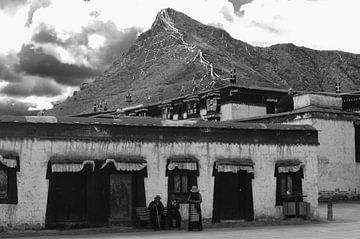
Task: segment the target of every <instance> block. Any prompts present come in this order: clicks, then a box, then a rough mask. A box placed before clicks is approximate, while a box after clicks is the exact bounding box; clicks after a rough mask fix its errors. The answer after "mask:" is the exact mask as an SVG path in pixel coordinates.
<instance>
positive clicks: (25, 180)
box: [0, 136, 318, 226]
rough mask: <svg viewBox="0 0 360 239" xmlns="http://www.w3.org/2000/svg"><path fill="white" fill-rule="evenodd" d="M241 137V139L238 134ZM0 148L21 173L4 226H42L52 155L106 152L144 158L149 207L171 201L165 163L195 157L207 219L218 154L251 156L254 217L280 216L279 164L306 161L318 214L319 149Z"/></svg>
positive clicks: (61, 144) (55, 144) (12, 144)
mask: <svg viewBox="0 0 360 239" xmlns="http://www.w3.org/2000/svg"><path fill="white" fill-rule="evenodd" d="M239 137H240V136H239ZM0 148H1V149H3V150H15V151H17V152H18V153H19V156H20V172H19V173H18V178H17V180H18V197H19V202H18V204H17V205H5V204H0V226H18V225H24V224H28V225H30V226H34V225H39V226H44V223H45V212H46V204H47V192H48V182H47V180H46V179H45V176H46V167H47V162H48V160H49V158H50V156H51V155H54V154H63V155H85V156H86V155H88V156H89V157H91V158H102V157H104V156H105V154H132V155H142V156H144V157H145V159H146V160H147V162H148V177H147V178H146V179H145V191H146V201H147V204H148V203H149V202H150V201H151V200H152V199H153V198H154V196H155V195H157V194H160V195H161V196H162V198H163V201H164V202H166V201H167V177H166V176H165V168H166V159H167V158H168V157H169V156H170V155H176V154H192V155H194V156H195V157H197V158H198V159H199V160H200V162H199V163H200V176H199V178H198V185H199V189H200V192H201V194H202V196H203V204H202V209H203V217H204V218H211V217H212V210H213V190H214V177H213V176H212V169H213V163H214V160H215V158H216V157H217V156H223V157H250V158H252V160H253V161H254V163H255V166H254V169H255V179H253V198H254V215H255V219H259V218H264V217H281V210H279V208H276V207H275V194H276V178H275V177H274V167H275V161H276V160H278V159H292V158H294V159H299V160H301V161H302V162H304V163H305V169H304V179H303V192H304V194H306V195H308V197H307V198H306V199H305V201H308V202H310V203H311V212H312V214H313V215H314V216H317V215H318V213H317V195H318V187H317V176H316V175H317V147H316V146H304V145H294V146H279V145H253V144H224V143H194V142H179V143H141V142H129V141H123V142H101V141H94V142H89V141H57V140H56V141H55V140H53V141H49V140H38V139H32V140H22V139H18V140H5V139H0ZM182 215H183V218H184V219H186V218H187V206H186V205H183V206H182Z"/></svg>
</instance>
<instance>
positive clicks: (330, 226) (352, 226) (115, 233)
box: [0, 203, 360, 239]
mask: <svg viewBox="0 0 360 239" xmlns="http://www.w3.org/2000/svg"><path fill="white" fill-rule="evenodd" d="M333 210H334V221H331V222H328V221H326V216H327V205H326V204H320V217H321V220H320V221H319V222H304V221H299V220H293V221H290V222H289V221H287V222H280V223H247V224H246V223H245V224H231V223H230V224H227V223H225V224H223V225H220V226H222V227H211V228H206V229H205V230H204V231H202V232H188V231H186V230H185V229H184V230H181V231H176V230H173V231H156V232H155V231H152V230H148V229H142V230H133V229H127V228H91V229H81V230H61V231H56V230H42V231H36V232H32V231H25V232H15V231H13V232H9V233H6V234H4V233H2V234H1V233H0V237H1V238H9V237H12V238H14V237H22V238H34V237H37V238H38V237H41V238H105V239H113V238H130V239H137V238H145V239H153V238H159V239H162V238H164V239H165V238H166V239H168V238H174V239H177V238H179V239H180V238H184V237H186V238H187V239H197V238H206V239H212V238H214V239H215V238H216V239H217V238H221V239H228V238H229V239H230V238H244V239H247V238H248V239H252V238H269V239H272V238H274V239H275V238H277V239H282V238H284V239H285V238H286V239H288V238H292V239H300V238H320V239H332V238H336V239H339V238H344V239H347V238H354V239H360V203H337V204H334V207H333ZM234 226H235V227H234Z"/></svg>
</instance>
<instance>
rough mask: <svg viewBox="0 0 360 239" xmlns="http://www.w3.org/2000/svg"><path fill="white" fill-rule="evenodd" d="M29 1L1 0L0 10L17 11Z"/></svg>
mask: <svg viewBox="0 0 360 239" xmlns="http://www.w3.org/2000/svg"><path fill="white" fill-rule="evenodd" d="M26 2H27V0H1V1H0V9H5V10H16V8H17V7H18V6H19V5H23V4H25V3H26Z"/></svg>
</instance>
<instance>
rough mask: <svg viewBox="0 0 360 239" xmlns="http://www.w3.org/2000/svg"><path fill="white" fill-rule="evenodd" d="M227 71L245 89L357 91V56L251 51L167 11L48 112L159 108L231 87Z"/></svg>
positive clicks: (283, 48) (279, 48)
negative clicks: (97, 106) (101, 106)
mask: <svg viewBox="0 0 360 239" xmlns="http://www.w3.org/2000/svg"><path fill="white" fill-rule="evenodd" d="M232 69H236V72H237V83H238V84H240V85H243V86H263V87H275V88H289V87H292V88H294V89H295V90H311V91H333V90H334V87H335V82H337V81H340V82H341V84H342V89H343V91H350V90H358V89H359V88H360V55H356V54H350V53H344V52H339V51H318V50H312V49H309V48H305V47H297V46H295V45H293V44H277V45H275V46H271V47H265V48H261V47H254V46H251V45H249V44H247V43H245V42H242V41H240V40H236V39H234V38H232V37H231V36H230V35H229V34H228V33H227V32H226V31H224V30H223V29H218V28H215V27H213V26H207V25H204V24H202V23H200V22H198V21H196V20H194V19H192V18H190V17H189V16H186V15H185V14H183V13H181V12H178V11H176V10H173V9H170V8H167V9H163V10H161V11H160V12H159V13H158V14H157V16H156V19H155V21H154V23H153V24H152V27H151V28H150V29H149V30H148V31H146V32H144V33H142V34H141V35H140V36H139V37H138V39H137V40H136V42H135V43H134V44H133V45H132V47H131V48H130V49H129V51H128V52H127V53H126V54H125V55H124V56H119V58H118V59H117V60H116V61H115V62H114V63H113V64H112V65H111V66H110V67H109V68H108V70H106V71H105V72H104V74H103V75H101V76H100V77H98V78H97V79H96V80H95V81H94V82H92V83H91V84H89V85H88V86H87V87H86V88H83V89H82V90H81V91H79V92H78V93H77V94H76V95H74V96H73V97H70V98H69V99H68V100H66V101H65V102H64V103H62V104H59V105H57V106H56V107H54V109H53V110H51V111H49V114H51V115H74V114H79V113H87V112H91V111H92V106H93V104H94V103H96V102H98V101H107V103H108V108H109V109H116V108H122V107H126V106H129V105H135V104H139V103H144V102H146V103H151V102H156V101H158V100H159V99H168V98H172V97H177V96H178V95H179V92H180V89H181V88H183V87H184V89H185V93H186V94H191V93H194V92H196V91H201V90H204V89H211V88H213V87H218V86H222V85H226V84H228V83H229V72H230V71H231V70H232ZM128 92H130V94H131V96H132V97H131V102H130V103H129V102H127V101H125V96H126V95H127V94H128ZM148 99H151V101H149V100H148Z"/></svg>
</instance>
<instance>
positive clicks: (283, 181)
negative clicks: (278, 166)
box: [276, 169, 302, 206]
mask: <svg viewBox="0 0 360 239" xmlns="http://www.w3.org/2000/svg"><path fill="white" fill-rule="evenodd" d="M301 179H302V169H300V170H299V171H298V172H296V173H291V172H289V173H279V174H278V175H277V183H276V205H277V206H278V205H283V202H294V201H296V200H297V201H299V202H300V201H302V185H301Z"/></svg>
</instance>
